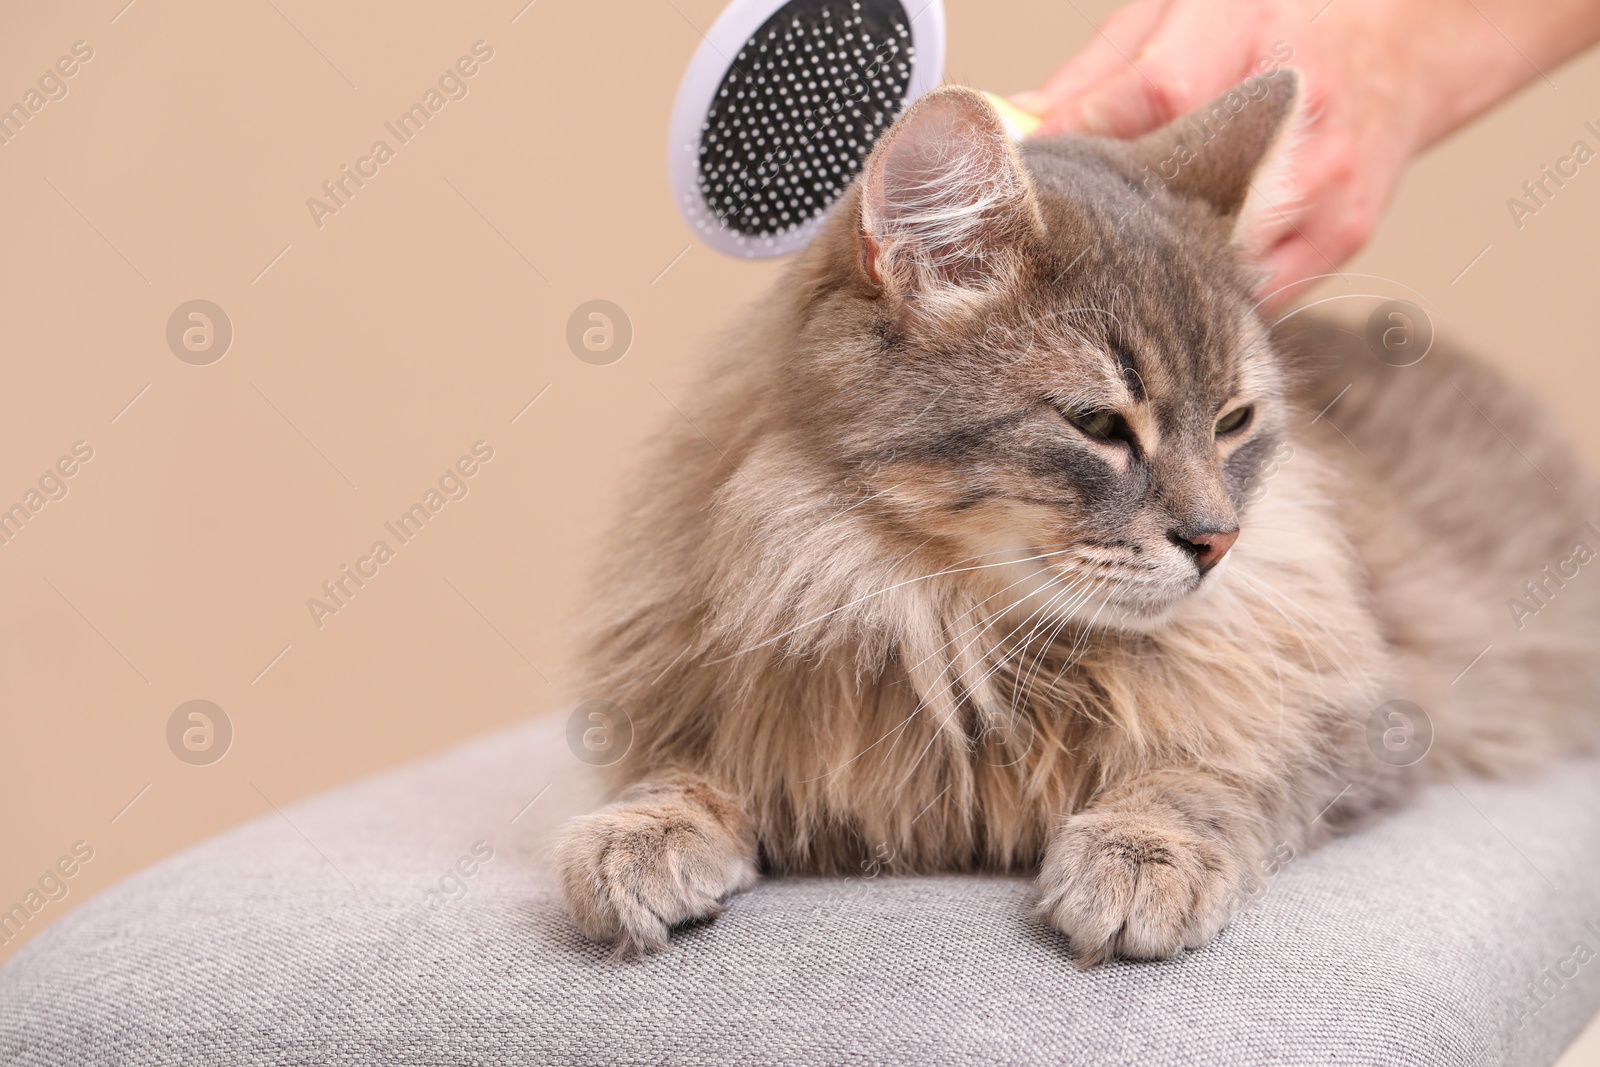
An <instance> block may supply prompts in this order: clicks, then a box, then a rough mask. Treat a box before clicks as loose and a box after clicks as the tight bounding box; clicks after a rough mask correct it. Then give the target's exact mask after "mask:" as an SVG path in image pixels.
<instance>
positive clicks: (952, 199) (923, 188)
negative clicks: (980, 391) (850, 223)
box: [860, 86, 1040, 321]
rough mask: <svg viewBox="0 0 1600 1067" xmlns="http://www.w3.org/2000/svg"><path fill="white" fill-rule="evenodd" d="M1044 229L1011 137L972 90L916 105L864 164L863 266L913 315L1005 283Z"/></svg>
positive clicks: (951, 308)
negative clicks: (1024, 244)
mask: <svg viewBox="0 0 1600 1067" xmlns="http://www.w3.org/2000/svg"><path fill="white" fill-rule="evenodd" d="M1039 228H1040V221H1039V212H1038V207H1037V206H1036V204H1035V202H1034V196H1033V190H1032V187H1031V186H1030V185H1029V182H1028V176H1027V174H1026V172H1025V171H1024V170H1023V168H1022V162H1021V160H1020V159H1019V158H1018V156H1017V151H1016V147H1015V146H1014V144H1013V143H1012V139H1011V136H1010V135H1009V134H1008V133H1007V132H1006V129H1005V126H1004V125H1003V124H1002V123H1001V121H1000V117H999V115H998V114H996V113H995V110H994V107H993V106H992V105H991V104H990V103H989V102H988V101H987V100H985V99H984V98H983V96H982V94H980V93H976V92H974V91H972V90H971V89H964V88H960V87H955V86H949V87H945V88H941V89H935V90H934V91H933V92H931V93H929V94H927V95H926V96H924V97H923V98H922V99H920V100H918V101H917V102H916V103H914V104H913V105H911V107H910V108H909V109H908V110H907V111H906V113H905V114H904V115H903V116H901V118H900V120H899V121H898V122H896V123H895V124H894V125H893V126H892V127H890V128H889V130H888V132H887V133H885V134H884V136H883V138H882V139H881V140H880V141H879V143H878V145H877V147H876V148H875V149H874V150H873V152H872V155H871V156H870V157H868V159H867V162H866V166H865V167H864V168H863V170H862V178H861V218H860V232H861V265H862V268H863V269H864V270H865V272H866V274H867V277H868V279H869V280H870V281H871V282H872V283H873V284H874V285H876V286H878V287H879V288H880V290H881V292H882V293H883V294H884V295H885V296H886V297H888V298H889V299H891V300H894V301H896V302H898V303H899V304H900V309H899V310H900V311H901V312H902V313H903V314H905V315H909V316H911V317H914V318H922V319H931V320H934V321H938V320H940V319H942V318H945V317H947V316H949V315H951V314H955V313H958V312H960V311H961V310H963V309H964V308H966V307H968V306H969V305H970V304H971V303H972V302H973V301H974V300H975V299H977V298H981V297H982V296H984V295H986V294H989V293H992V292H994V291H996V290H998V289H999V288H1000V287H1002V286H1003V285H1004V284H1005V282H1006V281H1008V280H1009V279H1010V278H1011V277H1012V275H1013V273H1014V272H1015V269H1016V264H1017V245H1018V243H1019V242H1021V241H1023V240H1025V239H1026V238H1027V237H1028V236H1029V235H1030V234H1035V233H1037V232H1038V231H1039Z"/></svg>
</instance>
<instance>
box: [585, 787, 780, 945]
mask: <svg viewBox="0 0 1600 1067" xmlns="http://www.w3.org/2000/svg"><path fill="white" fill-rule="evenodd" d="M555 859H556V869H557V871H558V872H559V874H560V876H561V885H562V889H563V891H564V892H565V895H566V899H567V906H568V908H569V909H570V910H571V912H572V917H573V919H574V921H575V922H577V924H578V927H579V928H580V929H581V930H582V931H583V932H584V933H585V934H587V935H588V936H589V937H591V938H593V939H594V940H596V941H609V942H612V943H613V944H615V945H616V948H617V953H618V954H619V955H623V956H637V955H642V954H644V953H646V952H654V951H659V950H661V949H664V948H666V947H667V935H668V933H669V931H670V930H671V929H672V928H673V927H675V926H679V925H681V924H683V923H689V922H696V921H703V920H706V919H712V918H715V917H716V916H718V915H720V914H721V913H722V911H723V909H724V908H725V907H726V900H727V898H728V897H729V896H730V895H732V894H733V893H735V892H737V891H739V890H742V889H748V888H749V887H750V886H751V885H753V884H754V883H755V880H756V865H755V859H756V850H755V840H754V836H753V835H752V834H751V832H750V829H749V827H748V825H747V824H746V823H745V820H744V817H743V815H742V814H740V813H738V812H737V811H735V810H733V809H732V805H731V804H729V803H728V802H727V800H726V798H725V797H722V796H721V795H720V794H716V793H714V792H713V791H711V790H708V789H697V790H694V789H692V790H682V791H680V790H676V789H668V790H659V791H654V795H653V796H651V797H650V798H649V799H644V800H640V801H637V802H632V803H620V804H614V805H612V806H611V807H609V808H605V809H602V810H601V811H597V812H595V813H594V814H593V815H586V816H583V817H581V818H578V819H574V820H573V821H572V822H571V823H569V824H568V825H567V827H566V830H565V831H564V832H563V834H562V836H561V840H560V841H559V842H558V843H557V845H556V856H555Z"/></svg>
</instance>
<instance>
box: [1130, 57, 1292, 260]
mask: <svg viewBox="0 0 1600 1067" xmlns="http://www.w3.org/2000/svg"><path fill="white" fill-rule="evenodd" d="M1300 97H1301V89H1300V73H1299V71H1296V70H1294V69H1293V68H1290V67H1280V68H1279V69H1277V70H1275V71H1273V72H1272V73H1271V74H1262V75H1257V76H1256V77H1254V78H1251V79H1249V80H1248V81H1245V82H1243V83H1241V84H1240V85H1237V86H1235V87H1234V88H1232V89H1230V90H1229V91H1228V92H1226V93H1223V94H1222V95H1221V96H1219V97H1217V98H1216V99H1215V100H1212V101H1211V102H1210V103H1208V104H1205V105H1203V106H1201V107H1199V108H1197V109H1196V110H1194V111H1192V112H1190V113H1189V114H1187V115H1185V116H1184V117H1183V118H1181V119H1178V120H1176V121H1175V122H1172V123H1170V124H1169V125H1166V126H1163V127H1161V128H1160V129H1159V130H1156V131H1154V132H1153V133H1149V134H1146V135H1145V136H1143V137H1141V138H1139V139H1138V140H1137V141H1135V142H1134V151H1135V153H1136V155H1137V157H1138V158H1139V160H1140V162H1142V163H1143V164H1144V165H1145V166H1146V167H1148V168H1149V169H1150V170H1151V171H1152V172H1154V174H1155V176H1156V177H1157V178H1158V179H1159V180H1160V182H1161V184H1162V185H1163V186H1165V188H1167V189H1168V190H1169V191H1171V192H1174V193H1176V194H1178V195H1179V196H1185V197H1189V198H1191V199H1195V200H1201V201H1204V202H1205V203H1207V204H1209V205H1210V206H1211V208H1212V210H1214V211H1215V212H1216V213H1217V214H1218V215H1221V216H1222V217H1223V218H1225V219H1232V220H1233V221H1234V224H1235V229H1236V231H1237V229H1238V223H1239V221H1240V220H1241V219H1243V218H1245V217H1246V216H1248V215H1250V214H1252V213H1253V212H1255V211H1257V210H1272V209H1273V208H1275V207H1277V206H1280V204H1279V201H1280V200H1281V194H1280V190H1281V189H1282V188H1283V186H1284V182H1283V180H1282V172H1283V171H1284V170H1286V169H1287V166H1288V157H1289V154H1290V153H1289V151H1288V142H1289V141H1290V140H1291V139H1292V134H1293V130H1294V129H1295V128H1296V125H1297V121H1298V113H1299V111H1300Z"/></svg>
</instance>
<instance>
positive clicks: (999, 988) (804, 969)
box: [0, 719, 1600, 1067]
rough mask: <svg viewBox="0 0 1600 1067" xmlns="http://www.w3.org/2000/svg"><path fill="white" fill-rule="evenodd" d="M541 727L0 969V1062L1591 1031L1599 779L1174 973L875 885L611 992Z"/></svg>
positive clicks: (959, 905) (1166, 1042) (1296, 1047)
mask: <svg viewBox="0 0 1600 1067" xmlns="http://www.w3.org/2000/svg"><path fill="white" fill-rule="evenodd" d="M564 725H565V724H564V720H562V719H543V720H539V721H537V722H534V723H531V724H529V725H527V726H524V727H520V728H518V729H516V730H514V731H511V732H509V733H505V734H502V735H499V736H496V737H492V738H488V739H485V740H483V741H479V742H476V743H474V744H472V745H469V746H467V747H465V748H461V749H458V750H455V751H453V752H450V753H447V754H445V755H442V756H439V757H436V758H434V759H431V760H429V761H427V762H425V763H423V764H420V765H417V766H414V767H410V768H407V769H403V770H401V771H398V772H394V773H391V774H388V775H385V776H383V777H380V778H377V779H374V780H371V781H367V782H363V783H360V784H357V785H354V786H350V787H347V788H344V789H341V790H338V791H335V792H333V793H329V794H327V795H324V796H321V797H318V798H315V799H313V800H310V801H307V802H305V803H303V804H299V805H296V806H294V807H292V808H288V809H285V812H284V814H283V815H281V816H280V815H278V814H276V813H271V814H269V815H267V816H265V817H263V818H262V819H259V820H258V821H256V822H253V823H251V824H249V825H247V826H244V827H241V828H239V829H238V830H235V831H233V832H231V833H228V834H226V835H224V836H222V837H219V838H217V839H215V840H213V841H210V842H207V843H205V844H202V845H200V846H198V847H195V848H192V849H190V850H188V851H187V852H184V853H182V854H181V855H178V856H176V857H174V858H172V859H170V860H168V861H166V862H164V863H162V864H159V865H158V866H156V867H154V868H153V869H151V870H149V871H146V872H144V873H143V874H141V875H138V876H137V877H134V878H131V879H129V880H128V881H127V882H125V883H123V884H122V885H120V886H118V887H117V888H115V889H113V890H110V891H108V892H106V893H104V894H102V895H101V896H99V897H98V898H96V899H95V900H93V901H91V902H89V903H86V904H85V905H83V906H82V907H80V908H78V909H77V910H76V911H74V912H73V913H71V914H70V915H69V916H67V917H66V918H65V919H63V920H62V921H61V922H59V923H57V924H56V925H55V927H54V928H52V929H50V930H48V931H46V932H45V933H44V934H42V935H41V936H39V937H38V938H36V939H35V940H34V941H33V942H32V943H31V944H29V945H28V946H27V947H26V948H24V949H23V950H22V951H21V952H20V953H19V954H18V955H17V956H16V957H15V958H14V959H12V960H11V961H10V962H9V963H8V964H7V965H6V966H5V967H4V968H0V1064H6V1065H16V1067H25V1065H26V1067H31V1065H36V1064H37V1065H50V1067H56V1065H61V1064H74V1065H101V1064H104V1065H113V1064H114V1065H118V1067H145V1065H154V1064H180V1063H181V1064H185V1065H211V1064H215V1065H219V1067H222V1065H226V1067H247V1065H255V1064H318V1065H332V1064H386V1065H390V1064H429V1065H436V1064H532V1063H541V1064H543V1063H549V1064H593V1063H637V1064H663V1063H684V1064H721V1063H763V1064H765V1063H796V1064H813V1063H862V1064H898V1063H959V1064H987V1063H1018V1064H1120V1063H1141V1064H1249V1065H1254V1064H1319V1065H1322V1064H1361V1065H1371V1064H1396V1065H1400V1064H1404V1065H1407V1067H1415V1065H1418V1064H1448V1065H1452V1067H1458V1065H1462V1064H1480V1063H1481V1064H1548V1063H1550V1062H1552V1061H1553V1060H1555V1059H1556V1057H1557V1056H1558V1055H1559V1053H1560V1051H1561V1050H1562V1049H1563V1048H1564V1047H1565V1046H1566V1044H1567V1043H1569V1042H1570V1041H1571V1040H1572V1039H1573V1038H1574V1037H1575V1036H1576V1034H1577V1033H1578V1031H1579V1030H1580V1029H1581V1027H1582V1025H1583V1024H1584V1022H1585V1021H1586V1020H1587V1019H1588V1018H1589V1017H1590V1016H1592V1015H1593V1014H1594V1013H1595V1011H1596V1009H1597V1008H1600V958H1597V959H1596V960H1594V961H1591V962H1588V963H1586V964H1583V965H1579V964H1577V963H1575V962H1573V957H1574V950H1575V947H1576V946H1577V945H1578V944H1579V943H1583V944H1585V945H1586V946H1587V947H1588V948H1589V949H1590V950H1591V951H1596V952H1600V764H1596V763H1573V764H1568V765H1565V766H1561V767H1558V768H1555V769H1553V770H1551V771H1549V772H1547V773H1546V774H1544V775H1543V776H1541V779H1540V780H1539V781H1537V782H1534V783H1528V784H1524V785H1519V786H1507V785H1497V784H1489V783H1470V784H1467V785H1464V786H1462V787H1461V789H1460V790H1457V789H1456V788H1454V787H1449V786H1446V787H1442V788H1437V789H1434V790H1432V791H1431V792H1429V793H1427V794H1425V795H1424V797H1423V798H1422V799H1421V801H1420V802H1419V803H1418V804H1417V805H1416V806H1415V807H1414V808H1412V809H1410V810H1408V811H1406V812H1405V813H1403V814H1401V815H1399V816H1397V817H1395V818H1392V819H1390V820H1389V821H1386V822H1383V823H1381V824H1379V825H1377V826H1375V827H1373V828H1371V829H1370V830H1367V831H1365V832H1363V833H1361V834H1359V835H1356V836H1354V837H1350V838H1347V839H1344V840H1341V841H1338V842H1336V843H1334V844H1333V845H1331V846H1329V847H1327V848H1324V849H1322V850H1320V851H1318V852H1315V853H1312V854H1309V855H1302V856H1299V857H1297V858H1296V859H1294V860H1293V862H1291V863H1290V864H1288V865H1287V866H1286V867H1285V868H1284V869H1283V870H1282V871H1281V872H1280V873H1278V874H1277V875H1276V876H1275V877H1274V878H1273V879H1272V880H1271V882H1270V884H1269V885H1267V887H1266V890H1267V891H1266V895H1265V897H1264V898H1263V899H1261V900H1260V902H1259V903H1256V904H1255V905H1253V906H1252V907H1251V908H1250V909H1249V910H1248V911H1247V912H1246V913H1245V914H1243V915H1242V916H1241V917H1240V918H1239V919H1238V920H1237V921H1236V922H1235V923H1234V924H1233V926H1232V927H1230V928H1229V929H1228V930H1227V931H1226V932H1225V933H1224V934H1223V935H1222V937H1221V938H1219V939H1218V940H1217V941H1216V942H1215V943H1214V944H1212V945H1210V946H1208V947H1206V948H1204V949H1202V950H1200V951H1197V952H1191V953H1188V954H1187V955H1185V956H1184V957H1183V958H1181V959H1179V960H1176V961H1173V962H1170V963H1164V964H1131V963H1114V964H1111V965H1109V966H1105V967H1102V968H1099V969H1097V970H1094V971H1090V972H1087V973H1086V972H1081V971H1079V970H1077V969H1076V968H1075V967H1074V966H1073V965H1072V963H1071V962H1070V960H1069V959H1068V956H1067V954H1066V952H1065V949H1064V946H1063V945H1062V943H1061V941H1060V940H1059V939H1058V937H1057V936H1056V935H1054V934H1053V933H1051V932H1050V931H1049V930H1048V929H1045V928H1043V927H1041V926H1039V925H1038V924H1036V923H1035V922H1034V921H1033V920H1032V919H1031V918H1030V917H1029V904H1030V894H1029V885H1028V882H1027V881H1026V880H1025V879H1020V878H1003V877H941V878H897V877H893V876H892V875H891V874H889V873H881V874H879V875H878V876H876V877H870V878H869V877H866V876H865V875H863V876H862V877H859V878H846V879H826V880H824V879H789V880H782V881H769V882H765V883H763V884H762V885H761V886H759V887H758V888H757V889H756V890H754V891H753V892H751V893H749V894H748V895H746V896H744V897H742V898H740V899H739V900H738V901H737V902H736V904H735V905H734V906H733V908H732V909H731V910H730V911H729V912H728V914H727V915H725V916H724V917H723V918H722V919H721V920H719V921H718V922H716V923H714V924H711V925H709V926H704V927H700V928H696V929H693V930H688V931H685V932H683V933H682V934H680V935H679V937H678V938H677V947H676V949H675V950H674V951H673V952H671V953H669V954H666V955H664V956H659V957H655V958H651V959H648V960H645V961H642V962H633V963H618V962H613V961H611V960H610V959H609V958H608V957H607V954H606V952H605V951H604V950H603V949H601V948H600V947H597V946H594V945H591V944H588V943H587V942H584V941H583V940H581V939H580V938H579V937H578V936H577V935H576V934H575V933H574V932H573V931H572V929H571V928H570V927H569V925H568V923H567V920H566V918H565V917H564V915H563V914H562V911H561V907H560V901H559V897H558V894H557V892H556V891H555V888H554V886H553V884H552V883H551V881H550V879H549V877H548V876H547V874H546V871H545V859H546V855H547V852H548V846H549V842H550V839H551V836H552V831H553V829H554V827H555V826H556V825H558V824H559V822H560V821H561V820H562V819H564V818H566V817H568V816H569V815H572V814H576V813H578V812H581V811H584V810H587V809H588V808H589V807H591V806H592V805H593V803H594V802H595V789H596V787H595V783H594V780H593V779H592V778H591V777H590V776H589V774H590V772H589V770H588V768H586V767H584V766H583V765H582V764H580V763H579V762H578V761H577V760H576V759H575V758H574V757H573V756H572V754H571V752H570V751H569V750H568V748H567V746H566V743H565V740H564V736H563V731H564ZM546 786H548V789H546ZM541 790H543V792H542V794H541ZM535 796H538V799H537V800H536V801H534V803H532V805H531V806H529V801H530V800H531V799H532V798H534V797H535ZM480 842H482V844H479V843H480ZM490 850H492V857H489V858H485V856H486V854H487V853H488V852H489V851H490ZM464 870H469V871H470V872H471V874H470V876H468V875H464V874H462V873H461V872H462V871H464ZM452 872H453V874H452ZM1586 924H1591V925H1587V926H1586ZM1563 972H1564V973H1563ZM1535 988H1537V989H1539V990H1541V992H1540V993H1539V995H1538V997H1537V998H1536V997H1535V996H1534V995H1533V993H1532V990H1534V989H1535Z"/></svg>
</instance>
